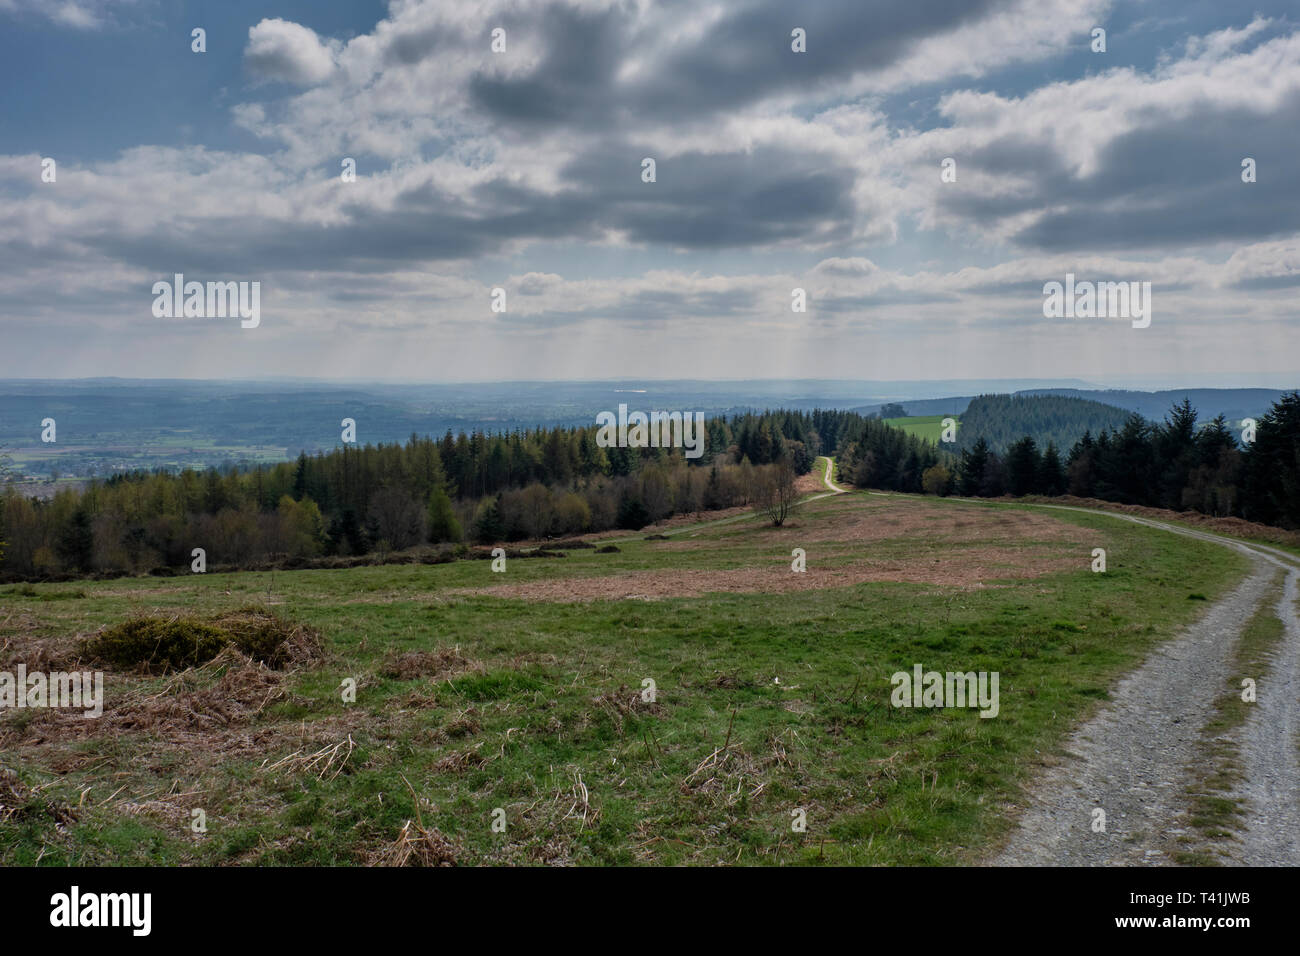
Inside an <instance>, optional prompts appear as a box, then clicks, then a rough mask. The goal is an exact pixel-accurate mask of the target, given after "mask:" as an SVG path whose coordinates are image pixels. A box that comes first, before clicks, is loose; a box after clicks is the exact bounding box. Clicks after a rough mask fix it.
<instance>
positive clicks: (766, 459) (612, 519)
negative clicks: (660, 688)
mask: <svg viewBox="0 0 1300 956" xmlns="http://www.w3.org/2000/svg"><path fill="white" fill-rule="evenodd" d="M864 427H866V424H865V420H864V419H862V418H861V416H859V415H856V414H853V413H849V412H836V411H825V412H823V411H812V412H803V411H784V410H778V411H769V412H763V413H761V414H758V413H745V414H739V415H735V416H732V417H731V418H725V417H717V418H712V419H709V420H708V421H707V423H706V433H707V443H706V449H705V453H704V455H703V456H701V457H700V458H698V459H694V460H688V459H686V458H685V457H683V455H682V451H681V449H668V448H646V449H629V448H618V447H613V448H602V447H601V446H600V445H599V444H597V442H596V431H597V429H596V427H595V425H592V426H587V427H555V428H539V429H532V430H515V431H512V432H509V433H497V434H488V433H485V432H482V431H474V432H472V433H470V434H465V433H463V432H462V433H461V434H458V435H454V436H453V435H452V433H451V432H450V431H448V432H447V433H446V434H444V435H443V437H442V438H441V439H435V438H432V437H420V436H417V435H412V436H411V437H410V439H409V440H408V441H407V442H405V443H404V444H377V445H365V446H356V445H348V444H345V445H341V446H340V447H338V448H335V449H332V450H330V451H327V452H320V453H317V454H315V455H307V454H305V453H304V454H300V455H299V456H298V458H297V459H296V460H294V461H287V462H281V463H277V464H274V465H260V466H253V467H246V468H234V467H231V468H225V469H218V468H211V469H206V470H203V471H197V470H194V469H184V470H179V471H176V470H163V469H156V470H153V471H148V472H145V471H137V472H132V473H126V474H122V475H116V476H114V477H112V478H109V479H106V480H102V481H100V480H96V481H92V482H90V483H89V484H88V485H87V486H86V487H85V488H84V489H82V490H79V491H78V490H71V489H69V490H63V491H60V492H59V493H58V494H56V495H54V496H53V497H52V498H50V499H48V500H45V499H40V498H34V497H28V496H24V495H22V494H20V493H19V491H18V490H17V489H16V488H15V487H14V486H9V487H8V488H7V489H6V490H5V492H4V493H3V496H2V497H0V578H4V579H8V580H15V579H24V580H25V579H38V580H39V579H49V578H58V577H74V576H84V575H97V576H115V575H125V574H138V573H143V572H154V573H175V572H177V571H181V570H184V569H187V568H188V567H189V565H190V561H191V553H192V551H193V549H194V548H203V549H204V552H205V560H206V562H207V563H208V564H209V565H211V566H218V567H234V568H251V567H261V566H265V565H266V564H267V563H268V562H270V563H278V564H279V566H290V567H295V566H296V567H302V566H307V563H308V562H310V561H312V560H313V559H318V558H324V557H356V556H362V555H370V554H374V555H377V556H379V558H380V559H383V558H384V557H385V556H386V555H388V554H390V553H392V552H401V551H406V550H407V549H412V548H417V547H421V546H439V545H459V544H462V543H464V544H469V543H478V544H491V543H497V542H509V541H519V540H525V539H526V540H532V541H543V540H546V539H548V538H555V537H564V536H571V535H577V534H582V533H585V532H592V531H605V530H609V529H612V528H627V529H637V528H641V527H644V526H645V525H647V524H651V523H653V522H656V521H659V520H662V519H664V518H667V517H670V516H672V515H674V514H682V513H694V512H700V511H708V510H714V509H720V508H728V507H734V506H750V505H755V506H756V505H761V504H762V498H763V495H764V494H765V491H766V489H768V488H770V487H773V486H774V484H780V483H777V482H776V481H775V475H774V473H775V472H777V471H778V470H782V469H784V470H787V471H789V472H792V473H793V474H796V475H797V474H806V473H808V472H809V470H810V469H811V468H812V463H813V460H814V458H815V457H816V456H817V455H818V454H821V453H823V452H824V451H825V450H827V449H834V448H836V447H837V446H838V445H839V444H840V443H841V441H842V440H843V438H844V436H849V437H850V438H851V439H852V440H853V442H854V447H855V448H860V449H861V450H862V452H863V453H865V454H872V453H873V451H872V450H873V449H874V454H875V456H876V457H878V458H879V459H880V460H882V461H884V460H885V459H887V458H888V457H889V456H891V455H900V454H901V455H903V457H904V458H905V459H906V458H907V456H908V454H910V455H912V456H915V457H916V458H917V460H918V461H919V460H921V459H922V458H924V460H926V461H929V460H932V459H933V458H934V456H935V454H936V453H935V452H934V450H933V449H932V448H931V447H930V446H925V445H923V444H922V443H920V442H918V441H916V440H914V439H908V438H907V436H904V435H902V433H901V432H894V431H893V430H890V429H884V428H883V426H881V425H880V424H879V423H872V425H871V427H872V428H873V429H874V430H873V431H872V432H871V435H870V436H869V437H868V436H864V435H863V434H862V432H861V430H862V429H863V428H864ZM927 449H928V451H927ZM902 464H904V465H905V464H906V461H904V462H903V463H902ZM886 472H887V473H888V474H886ZM895 472H897V473H898V474H899V476H900V480H904V479H906V481H907V482H908V483H907V484H906V486H904V485H903V484H900V485H898V488H899V490H919V484H918V481H919V472H918V471H916V469H915V467H912V468H911V469H910V470H909V469H907V468H903V467H901V466H900V465H899V464H898V463H892V462H891V465H890V468H889V469H886V471H882V477H881V480H883V481H888V480H890V479H889V477H888V475H892V474H894V473H895ZM788 484H789V483H788V482H787V483H785V484H783V485H782V486H783V487H788ZM888 487H894V486H893V485H888Z"/></svg>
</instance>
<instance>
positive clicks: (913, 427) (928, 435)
mask: <svg viewBox="0 0 1300 956" xmlns="http://www.w3.org/2000/svg"><path fill="white" fill-rule="evenodd" d="M945 418H951V419H953V420H954V421H956V422H957V424H958V427H960V426H961V416H960V415H909V416H908V417H907V418H886V419H885V424H886V425H890V426H892V427H894V428H901V429H902V430H903V431H905V432H907V433H908V434H909V435H916V436H917V437H919V438H924V439H925V440H926V441H928V442H933V443H934V444H936V445H937V444H939V440H940V438H941V437H942V435H943V421H944V419H945Z"/></svg>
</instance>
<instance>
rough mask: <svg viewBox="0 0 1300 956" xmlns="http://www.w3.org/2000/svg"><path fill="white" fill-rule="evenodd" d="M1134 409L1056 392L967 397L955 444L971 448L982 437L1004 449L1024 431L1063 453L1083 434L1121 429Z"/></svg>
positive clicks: (1021, 435)
mask: <svg viewBox="0 0 1300 956" xmlns="http://www.w3.org/2000/svg"><path fill="white" fill-rule="evenodd" d="M1132 414H1133V413H1132V412H1130V411H1127V410H1126V409H1123V408H1116V407H1115V406H1113V405H1104V404H1102V403H1101V402H1094V401H1090V400H1088V399H1085V398H1069V397H1063V396H1057V395H1024V394H1018V395H980V396H979V397H977V398H974V399H972V400H971V403H970V404H969V405H968V406H966V410H965V411H964V412H963V413H962V415H961V427H960V428H958V429H957V449H958V450H959V451H960V450H962V449H967V448H970V447H972V446H973V445H974V444H975V442H976V441H978V440H979V439H980V438H983V439H984V440H985V441H987V442H988V444H989V447H990V448H992V449H993V450H994V451H998V452H1002V451H1005V450H1006V448H1007V446H1008V445H1010V444H1011V443H1012V442H1014V441H1016V440H1018V439H1020V438H1023V437H1024V436H1025V435H1031V436H1033V439H1034V440H1035V441H1036V442H1037V443H1038V447H1039V448H1046V447H1047V444H1048V442H1055V443H1056V447H1057V448H1058V449H1059V450H1060V452H1061V454H1062V455H1063V456H1064V454H1065V453H1066V452H1067V451H1069V449H1070V447H1071V446H1072V445H1073V444H1074V443H1075V442H1076V441H1078V440H1079V439H1080V438H1082V437H1083V434H1084V432H1086V431H1091V432H1092V433H1093V434H1094V435H1096V434H1097V433H1099V432H1100V431H1102V430H1103V429H1105V430H1107V431H1115V430H1116V429H1119V428H1123V427H1124V423H1125V422H1126V421H1128V419H1129V418H1130V417H1131V416H1132Z"/></svg>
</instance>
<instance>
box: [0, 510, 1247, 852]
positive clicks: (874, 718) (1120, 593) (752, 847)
mask: <svg viewBox="0 0 1300 956" xmlns="http://www.w3.org/2000/svg"><path fill="white" fill-rule="evenodd" d="M656 530H657V531H658V532H659V533H661V534H664V535H666V537H663V538H659V537H656V538H653V539H651V538H650V537H649V536H648V535H647V534H645V533H635V534H627V533H624V534H611V535H604V536H601V537H599V538H594V539H589V540H588V542H587V543H588V545H591V544H595V545H598V546H600V549H599V550H598V549H597V548H593V547H590V546H587V547H575V546H573V545H560V546H559V548H560V551H561V553H562V554H563V555H564V556H563V557H551V558H548V559H545V560H522V559H520V558H518V557H515V556H512V557H510V558H509V559H508V560H507V562H506V564H505V566H504V570H503V571H502V572H500V573H494V571H493V569H492V567H491V565H492V562H489V561H486V560H479V561H475V560H468V561H456V562H452V563H448V564H439V565H433V566H423V565H401V566H392V565H390V566H382V567H357V568H351V569H347V570H302V571H289V572H276V573H274V574H264V573H249V572H244V573H236V574H216V573H209V574H188V573H187V574H185V575H183V576H178V577H173V578H164V579H156V578H155V579H148V578H146V579H140V578H134V579H131V578H128V579H123V580H117V581H86V582H77V583H75V584H37V585H10V586H4V587H0V602H3V604H4V606H5V608H6V611H7V612H8V613H6V614H5V615H0V670H4V669H9V670H12V669H13V668H14V667H15V666H16V663H17V662H27V663H28V664H32V663H33V662H37V661H42V662H46V665H47V666H49V667H53V666H58V664H59V663H61V662H64V661H69V660H72V659H87V657H91V656H95V655H98V654H103V655H105V656H108V657H109V659H108V660H106V661H104V662H102V663H98V664H97V666H98V667H100V668H102V669H103V670H104V671H105V672H106V673H105V681H104V687H105V693H106V700H105V701H104V709H103V714H102V716H101V717H100V718H99V719H96V720H85V719H83V718H82V717H81V715H80V713H69V712H62V711H57V710H52V709H46V710H29V709H23V710H16V711H11V712H0V751H3V752H4V754H5V759H4V764H5V766H6V767H7V768H8V769H9V770H11V771H12V772H13V773H12V775H9V774H5V775H0V802H5V800H6V796H5V791H4V789H3V788H4V787H8V788H10V790H12V791H13V793H14V794H16V799H14V800H10V801H9V802H8V805H10V806H14V805H16V806H19V807H24V808H25V809H24V810H23V812H21V813H19V814H18V816H17V817H15V818H14V819H12V820H10V821H8V822H0V865H3V866H20V865H30V864H32V863H33V862H34V861H36V860H37V859H40V860H41V861H42V862H43V863H44V864H46V865H59V864H66V863H71V862H76V863H80V864H134V865H142V864H145V865H150V864H151V865H160V864H161V865H177V864H194V863H202V864H213V865H217V864H226V865H229V864H276V865H294V864H300V865H349V864H358V863H391V862H403V861H407V860H409V859H410V858H411V855H414V857H415V860H414V862H422V863H428V864H436V863H439V862H442V863H448V862H451V863H457V864H461V865H485V864H511V865H526V864H551V865H560V864H618V865H628V864H665V865H675V864H689V863H700V864H742V865H756V864H790V863H801V864H810V865H818V864H827V865H836V864H870V865H886V864H954V863H963V862H965V863H969V862H978V861H979V860H980V859H981V858H982V857H983V855H984V854H985V853H986V852H988V850H989V849H990V848H991V847H992V846H994V845H995V844H996V842H997V841H998V840H999V839H1000V838H1001V836H1002V835H1003V834H1005V832H1006V829H1007V826H1008V820H1007V817H1008V814H1007V811H1006V808H1007V807H1008V806H1010V805H1014V804H1015V803H1017V802H1019V801H1021V800H1022V799H1023V790H1022V787H1023V786H1025V785H1027V784H1028V783H1029V781H1030V775H1031V774H1032V772H1033V768H1034V767H1035V766H1036V765H1037V764H1038V763H1039V762H1040V757H1039V756H1038V755H1039V754H1041V753H1048V752H1052V751H1053V750H1054V749H1056V748H1057V747H1058V746H1059V745H1060V744H1061V742H1062V740H1063V737H1064V735H1065V734H1066V733H1067V732H1068V730H1069V729H1070V728H1071V727H1072V726H1073V725H1074V723H1075V722H1076V721H1077V720H1078V719H1080V718H1082V717H1083V716H1085V715H1086V714H1087V713H1089V712H1091V710H1092V709H1093V708H1094V706H1095V705H1096V703H1097V701H1098V699H1099V698H1104V697H1105V696H1106V692H1107V687H1109V686H1110V684H1111V682H1112V681H1113V680H1114V679H1116V678H1117V677H1118V676H1119V675H1120V674H1121V673H1123V672H1124V671H1125V670H1126V669H1128V668H1130V667H1132V666H1133V665H1134V664H1136V663H1137V662H1138V661H1139V660H1141V659H1142V657H1144V656H1145V655H1146V654H1147V653H1148V652H1149V651H1150V649H1151V648H1152V647H1154V646H1155V645H1156V644H1157V642H1159V641H1161V640H1163V639H1166V638H1169V637H1171V636H1173V635H1174V634H1176V633H1177V632H1178V629H1179V628H1180V627H1181V626H1182V625H1183V624H1185V623H1186V622H1187V621H1189V620H1190V619H1191V618H1193V617H1194V616H1195V615H1197V614H1198V613H1199V611H1200V609H1201V607H1202V606H1203V605H1202V602H1201V601H1200V600H1199V598H1202V597H1205V598H1210V599H1214V598H1215V597H1216V596H1217V595H1219V594H1221V593H1223V592H1224V591H1225V589H1226V588H1227V587H1228V586H1229V585H1230V584H1231V582H1232V581H1234V580H1235V578H1236V576H1238V575H1239V574H1240V573H1241V571H1242V569H1243V565H1244V562H1243V560H1242V559H1241V558H1239V557H1238V556H1236V555H1235V554H1234V553H1232V552H1230V551H1228V550H1227V549H1224V548H1222V547H1218V546H1216V545H1213V544H1209V543H1205V542H1200V541H1192V540H1187V539H1183V538H1179V537H1176V536H1174V535H1170V534H1167V533H1164V532H1161V531H1157V530H1154V529H1150V528H1145V527H1139V526H1136V525H1131V524H1128V523H1125V522H1118V521H1115V520H1114V519H1112V518H1109V517H1107V516H1104V515H1094V514H1074V513H1061V514H1059V515H1057V514H1046V513H1041V512H1036V511H1034V510H1032V509H1027V508H1024V507H1019V506H1006V505H973V504H969V503H965V502H959V501H952V500H941V499H936V498H905V497H880V496H878V495H871V494H867V493H856V494H843V495H829V496H827V497H823V498H820V499H818V500H815V501H811V502H809V503H807V504H805V505H804V506H803V509H802V510H801V511H799V512H797V513H796V514H795V515H794V516H793V517H792V518H791V520H790V521H789V522H787V525H786V526H785V527H783V528H773V527H771V525H770V523H769V522H767V521H766V520H764V519H762V518H759V517H756V516H754V515H753V514H752V513H743V514H741V515H739V516H733V517H728V518H725V519H722V520H719V521H713V522H701V523H686V524H671V523H670V524H667V525H663V526H660V527H659V528H658V529H656ZM606 546H612V548H613V549H614V550H610V549H609V548H607V547H606ZM795 547H800V548H804V549H806V552H807V570H806V571H804V572H803V573H795V572H794V571H792V568H791V550H792V549H793V548H795ZM1094 547H1103V548H1106V549H1108V550H1109V551H1110V553H1112V554H1113V555H1117V556H1118V555H1123V559H1122V560H1119V559H1117V560H1116V561H1115V562H1114V563H1113V566H1112V568H1111V570H1110V572H1108V574H1106V575H1097V574H1093V573H1092V572H1091V571H1090V570H1089V561H1090V557H1089V556H1090V554H1091V551H1092V549H1093V548H1094ZM1189 597H1193V598H1196V599H1194V600H1189ZM142 614H143V615H147V618H146V622H147V623H145V624H139V623H138V624H136V625H135V628H136V630H127V631H124V630H123V629H121V625H122V624H123V623H124V622H126V621H128V620H130V619H132V618H136V617H137V616H138V615H142ZM191 615H192V616H194V617H195V619H196V622H197V623H201V624H206V625H207V626H208V627H209V628H212V629H216V630H215V633H217V634H226V633H229V634H230V635H232V638H231V639H235V637H237V636H238V635H239V634H246V633H247V631H248V629H249V627H250V626H254V627H256V628H259V629H260V628H262V627H264V626H269V628H270V633H272V634H276V633H283V634H286V635H287V636H288V643H287V644H286V645H284V647H283V650H284V653H282V654H271V655H268V654H267V647H266V645H265V644H263V645H262V646H260V647H259V646H256V645H253V646H249V647H248V653H250V654H252V655H255V656H257V658H258V659H261V658H263V657H268V659H269V660H270V661H271V666H267V667H263V666H261V665H260V664H257V663H256V662H255V661H250V660H249V659H248V658H246V657H244V656H243V654H241V653H239V652H236V651H235V650H233V649H227V650H225V651H222V652H221V654H220V655H219V656H218V657H217V658H216V659H215V660H213V661H212V662H211V663H203V662H202V661H201V660H194V659H192V657H188V656H187V657H186V658H185V659H184V660H181V661H179V662H178V663H177V665H176V666H177V668H181V667H184V668H185V669H177V670H172V671H170V672H164V670H163V668H162V667H161V666H159V665H158V662H157V660H156V656H157V655H158V653H159V647H160V640H159V638H160V637H161V635H163V634H165V633H168V629H169V628H173V629H174V628H175V627H177V626H180V627H193V625H190V624H188V623H187V616H191ZM268 615H273V617H268ZM177 617H180V619H181V621H180V622H179V624H178V622H177V621H176V618H177ZM168 622H170V623H168ZM277 622H278V623H277ZM145 627H148V628H152V630H146V631H143V632H141V628H145ZM101 630H103V631H105V632H106V633H110V634H111V635H113V636H114V640H113V642H112V643H108V644H104V645H95V647H96V648H101V647H102V648H103V649H102V650H86V651H82V650H79V636H83V635H93V634H95V633H96V632H98V631H101ZM206 633H209V634H210V633H214V631H211V630H210V631H208V632H206ZM131 634H139V637H140V638H143V639H136V640H135V642H134V643H133V642H132V640H130V639H128V638H129V636H130V635H131ZM241 646H243V645H241ZM193 649H195V645H193V644H192V643H191V644H188V645H187V644H185V643H184V642H183V641H182V642H181V644H180V646H179V647H174V648H171V650H172V651H173V652H174V651H179V650H183V651H185V652H186V654H187V655H189V654H190V653H191V651H192V650H193ZM132 653H135V654H138V655H140V656H139V658H138V659H134V660H133V658H132V657H131V654H132ZM208 653H212V651H211V650H210V651H209V652H208ZM145 658H148V659H149V660H150V661H153V662H154V663H153V665H152V671H153V673H147V672H142V671H143V670H144V668H143V667H142V665H140V664H139V660H143V659H145ZM95 659H96V660H97V661H98V660H99V657H97V656H95ZM168 660H171V658H168ZM87 663H89V661H88V660H87ZM187 664H188V665H191V666H185V665H187ZM915 666H922V667H924V668H926V669H927V670H928V669H934V670H937V671H940V672H942V671H945V670H955V671H963V672H964V671H980V672H993V673H1000V675H1001V685H1000V686H1001V690H1000V695H1001V696H1000V699H999V703H998V714H999V716H1000V718H1001V719H997V720H993V719H981V717H980V716H979V713H978V712H977V709H975V708H972V707H954V708H938V709H929V708H910V709H909V708H906V707H904V708H899V707H896V706H891V692H892V690H893V688H892V685H891V675H893V674H896V673H898V672H903V673H905V674H910V673H911V672H912V670H913V668H914V667H915ZM345 677H350V678H352V679H354V680H355V682H356V693H355V700H351V699H349V698H347V697H346V695H345V694H344V690H345V689H346V688H343V689H341V686H340V685H341V682H342V681H343V680H344V678H345ZM647 691H649V693H646V692H647ZM990 709H991V708H990ZM921 780H924V781H925V782H926V785H925V787H924V788H922V787H920V786H919V785H918V783H919V781H921ZM34 794H39V798H38V797H37V796H34ZM70 807H75V808H76V809H75V811H71V810H69V808H70ZM199 810H201V811H203V813H204V815H205V821H206V831H205V833H204V834H202V835H201V836H196V834H195V833H193V832H192V831H191V828H190V823H191V819H192V817H193V814H194V811H199ZM801 813H802V814H803V816H804V817H805V818H806V827H804V828H803V829H793V828H792V819H797V818H798V817H799V815H800V814H801ZM494 818H496V819H499V820H500V821H501V824H502V829H494V828H493V827H492V825H491V824H492V823H493V821H494ZM417 819H418V822H419V829H415V828H414V827H413V826H411V825H409V824H408V823H407V821H413V820H417Z"/></svg>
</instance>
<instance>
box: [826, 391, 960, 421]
mask: <svg viewBox="0 0 1300 956" xmlns="http://www.w3.org/2000/svg"><path fill="white" fill-rule="evenodd" d="M974 397H975V396H974V395H956V396H953V397H952V398H918V399H914V400H912V401H902V402H892V403H888V404H895V405H902V406H903V408H904V409H906V410H907V414H908V416H909V417H916V416H925V415H941V416H942V415H960V414H961V413H962V412H964V411H966V406H967V405H969V404H970V403H971V400H972V399H973V398H974ZM886 404H887V403H884V402H881V403H879V404H876V405H858V406H857V407H855V408H850V409H849V411H851V412H857V413H858V414H859V415H879V414H880V411H881V409H883V408H884V407H885V405H886Z"/></svg>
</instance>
